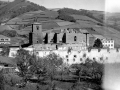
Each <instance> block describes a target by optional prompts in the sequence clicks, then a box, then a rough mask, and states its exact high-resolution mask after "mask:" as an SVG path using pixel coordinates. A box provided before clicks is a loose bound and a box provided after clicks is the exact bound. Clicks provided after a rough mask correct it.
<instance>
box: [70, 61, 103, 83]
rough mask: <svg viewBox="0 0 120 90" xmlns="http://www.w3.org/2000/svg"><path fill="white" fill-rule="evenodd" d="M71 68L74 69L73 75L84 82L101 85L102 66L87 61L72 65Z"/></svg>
mask: <svg viewBox="0 0 120 90" xmlns="http://www.w3.org/2000/svg"><path fill="white" fill-rule="evenodd" d="M72 68H76V69H77V71H76V73H75V75H77V76H79V78H81V79H84V80H88V81H89V80H90V81H93V82H95V83H99V84H100V83H101V82H102V77H103V70H104V65H103V64H99V63H97V62H95V61H92V60H87V61H86V62H85V63H84V64H74V65H72Z"/></svg>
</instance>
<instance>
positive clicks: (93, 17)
mask: <svg viewBox="0 0 120 90" xmlns="http://www.w3.org/2000/svg"><path fill="white" fill-rule="evenodd" d="M13 4H15V5H14V6H13ZM18 6H19V7H21V8H18ZM0 10H1V11H0V20H2V21H6V23H5V24H6V25H2V26H0V34H2V33H3V35H8V36H11V33H10V34H9V31H10V30H13V31H15V33H16V34H15V35H14V36H15V37H19V38H21V39H23V38H24V39H25V40H27V39H28V34H29V32H30V31H31V29H32V28H31V26H30V25H31V24H32V23H34V22H39V23H41V24H42V30H43V32H51V31H53V30H54V31H55V30H58V31H59V30H60V29H66V28H83V29H86V28H90V29H91V28H92V29H93V30H94V31H91V32H93V34H94V33H99V34H101V35H103V36H104V37H108V38H112V39H114V40H115V42H116V44H117V45H120V36H119V34H120V32H119V30H117V29H116V28H114V27H112V26H110V25H107V24H106V26H105V23H104V21H105V19H106V18H105V19H104V12H103V11H94V10H92V11H90V10H84V9H80V10H75V9H70V8H62V9H57V10H56V9H49V10H48V9H46V8H45V7H44V6H39V5H37V4H34V3H31V2H29V1H26V0H15V1H14V2H10V3H8V4H6V5H5V6H4V7H2V8H0ZM4 10H6V11H4ZM118 16H119V15H118ZM15 24H16V25H15ZM22 24H24V25H22ZM4 30H6V31H5V32H4ZM7 30H9V31H8V32H7ZM12 38H14V37H12Z"/></svg>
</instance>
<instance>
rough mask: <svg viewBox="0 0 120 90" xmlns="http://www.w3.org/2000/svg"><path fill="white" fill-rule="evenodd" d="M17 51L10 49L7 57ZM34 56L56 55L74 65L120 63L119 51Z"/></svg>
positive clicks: (62, 52)
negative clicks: (93, 62)
mask: <svg viewBox="0 0 120 90" xmlns="http://www.w3.org/2000/svg"><path fill="white" fill-rule="evenodd" d="M25 49H26V50H29V51H31V52H32V51H33V49H32V48H25ZM17 50H18V49H11V50H10V54H9V57H13V56H12V54H13V53H14V54H16V52H17ZM36 52H37V53H36V54H37V56H39V57H44V56H47V55H49V54H50V53H51V52H54V53H56V54H57V55H59V56H60V57H62V58H63V60H64V62H65V63H68V64H70V65H71V64H74V63H83V62H85V60H86V59H91V60H96V61H98V62H100V63H103V62H104V63H115V62H120V49H118V50H117V49H110V50H108V49H101V50H98V49H92V50H91V51H88V50H82V51H73V50H72V51H71V52H70V53H68V52H67V51H66V50H54V51H45V50H44V51H37V50H36Z"/></svg>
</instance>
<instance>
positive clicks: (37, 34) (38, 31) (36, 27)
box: [32, 23, 43, 44]
mask: <svg viewBox="0 0 120 90" xmlns="http://www.w3.org/2000/svg"><path fill="white" fill-rule="evenodd" d="M32 37H33V38H32V41H33V44H42V42H43V35H42V24H41V23H33V24H32Z"/></svg>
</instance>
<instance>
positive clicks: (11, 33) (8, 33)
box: [0, 30, 17, 37]
mask: <svg viewBox="0 0 120 90" xmlns="http://www.w3.org/2000/svg"><path fill="white" fill-rule="evenodd" d="M0 34H2V35H4V36H7V37H15V36H16V35H17V32H16V31H14V30H4V31H2V32H0Z"/></svg>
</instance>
